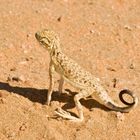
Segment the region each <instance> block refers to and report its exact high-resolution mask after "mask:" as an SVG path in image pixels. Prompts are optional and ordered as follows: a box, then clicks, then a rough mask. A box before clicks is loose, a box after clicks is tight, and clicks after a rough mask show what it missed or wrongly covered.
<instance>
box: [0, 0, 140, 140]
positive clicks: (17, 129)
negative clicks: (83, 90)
mask: <svg viewBox="0 0 140 140" xmlns="http://www.w3.org/2000/svg"><path fill="white" fill-rule="evenodd" d="M139 6H140V1H139V0H131V1H130V0H129V1H128V0H108V1H105V0H0V140H7V139H9V140H64V139H65V140H84V139H86V140H139V139H140V117H139V114H140V107H139V106H138V107H137V108H136V109H134V110H133V111H132V112H130V113H128V114H124V115H123V114H120V113H116V112H114V111H109V110H108V109H106V108H105V107H104V106H102V105H101V104H99V103H98V101H96V100H94V98H93V99H91V98H90V99H86V100H82V101H81V102H82V104H83V108H84V109H83V111H84V116H85V120H84V121H83V122H82V123H73V122H69V121H67V120H63V119H61V118H56V117H55V115H54V110H55V109H56V108H57V106H62V107H63V108H64V109H68V111H71V112H73V113H77V112H76V109H75V108H74V102H73V96H72V95H71V94H72V93H74V92H75V89H74V88H73V87H71V86H70V85H68V84H65V86H64V88H65V89H69V90H67V92H68V93H69V94H67V92H66V91H64V93H63V94H62V95H61V96H60V97H59V96H58V94H57V86H58V76H56V86H55V92H54V94H53V101H52V104H51V106H46V105H44V103H45V101H46V94H47V89H48V85H49V79H48V64H49V55H48V53H47V51H45V50H44V49H43V48H41V47H39V44H38V43H37V41H36V39H35V37H34V34H35V32H36V31H38V30H41V29H43V28H49V29H52V30H54V31H55V32H56V33H58V34H59V36H60V40H61V43H62V49H63V51H64V52H65V53H66V54H67V55H68V56H69V57H71V58H73V59H74V60H76V61H77V62H78V63H79V64H80V65H81V66H83V67H84V68H85V69H87V70H88V71H90V72H91V73H92V74H93V75H95V76H96V77H99V78H100V79H101V81H102V83H103V84H104V86H105V87H106V89H107V90H108V91H109V95H110V96H111V97H112V98H113V100H115V101H116V102H117V103H120V102H119V98H118V93H119V91H120V90H121V89H123V88H129V89H131V90H133V91H134V92H135V93H136V95H137V96H138V97H140V84H139V83H140V7H139Z"/></svg>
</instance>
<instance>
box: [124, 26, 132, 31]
mask: <svg viewBox="0 0 140 140" xmlns="http://www.w3.org/2000/svg"><path fill="white" fill-rule="evenodd" d="M124 28H125V29H126V30H129V31H132V28H131V27H130V26H129V25H125V26H124Z"/></svg>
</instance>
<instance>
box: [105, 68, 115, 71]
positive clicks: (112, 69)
mask: <svg viewBox="0 0 140 140" xmlns="http://www.w3.org/2000/svg"><path fill="white" fill-rule="evenodd" d="M106 69H107V70H110V71H116V70H115V69H114V68H111V67H107V68H106Z"/></svg>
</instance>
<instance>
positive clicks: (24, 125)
mask: <svg viewBox="0 0 140 140" xmlns="http://www.w3.org/2000/svg"><path fill="white" fill-rule="evenodd" d="M26 129H27V125H26V124H25V123H23V124H22V126H21V127H20V128H19V130H20V131H25V130H26Z"/></svg>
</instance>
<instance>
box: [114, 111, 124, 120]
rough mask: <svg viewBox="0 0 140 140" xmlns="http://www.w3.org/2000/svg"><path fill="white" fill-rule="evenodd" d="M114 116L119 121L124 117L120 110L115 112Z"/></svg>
mask: <svg viewBox="0 0 140 140" xmlns="http://www.w3.org/2000/svg"><path fill="white" fill-rule="evenodd" d="M116 117H117V118H118V120H120V121H124V119H125V117H124V114H123V113H121V112H117V114H116Z"/></svg>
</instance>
